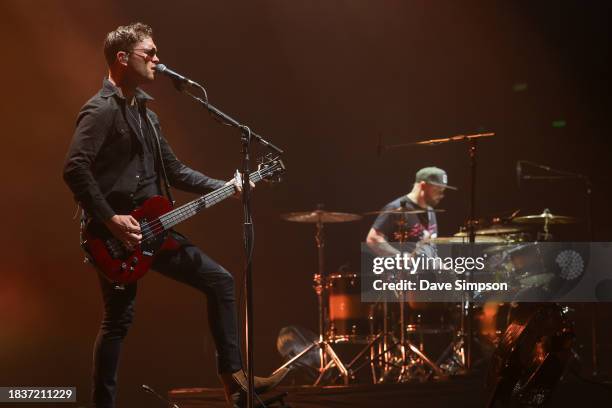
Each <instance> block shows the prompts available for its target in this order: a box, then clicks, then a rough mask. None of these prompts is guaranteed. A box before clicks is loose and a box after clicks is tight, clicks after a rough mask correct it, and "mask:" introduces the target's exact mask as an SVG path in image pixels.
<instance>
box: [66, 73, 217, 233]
mask: <svg viewBox="0 0 612 408" xmlns="http://www.w3.org/2000/svg"><path fill="white" fill-rule="evenodd" d="M136 98H138V100H139V102H140V103H141V104H142V105H143V106H144V104H145V103H146V101H147V100H151V99H152V98H151V97H150V96H149V95H147V94H146V93H145V92H143V91H141V90H140V89H138V90H137V93H136ZM125 102H126V101H125V98H123V96H121V93H120V92H119V89H118V88H117V87H115V86H114V85H113V84H112V83H111V82H110V81H109V80H108V79H105V80H104V83H103V86H102V89H100V91H99V92H98V93H97V94H96V95H94V96H93V97H92V98H91V99H90V100H89V101H88V102H87V103H86V104H85V105H84V106H83V107H82V108H81V111H80V112H79V115H78V118H77V124H76V130H75V132H74V136H73V138H72V142H71V144H70V148H69V149H68V154H67V156H66V162H65V164H64V180H65V181H66V184H68V186H69V187H70V189H71V190H72V192H73V194H74V198H75V200H76V201H78V202H79V203H80V204H81V207H82V208H83V209H84V210H85V212H86V213H87V214H88V215H89V216H91V217H93V218H94V219H96V220H99V221H104V220H107V219H109V218H111V217H112V216H113V215H115V214H116V211H122V212H124V213H125V210H124V209H123V208H124V205H121V206H119V205H118V204H114V203H125V202H128V201H131V199H133V198H134V193H135V192H136V188H137V183H138V179H137V177H136V176H137V175H136V174H130V173H131V172H133V170H130V169H133V166H132V167H130V166H128V164H129V163H130V161H131V160H133V159H134V155H138V154H140V153H141V152H142V143H144V140H142V136H141V135H140V133H139V132H137V131H136V129H135V128H134V127H133V126H131V125H130V123H129V122H128V121H126V119H125ZM147 115H148V116H149V117H150V118H151V121H152V123H153V125H154V126H155V129H156V130H157V134H158V135H159V137H160V147H161V156H162V158H163V162H164V166H165V169H166V173H167V175H168V181H169V182H170V185H172V186H173V187H176V188H179V189H181V190H185V191H189V192H193V193H198V194H205V193H207V192H209V191H211V190H213V189H216V188H219V187H221V186H223V185H224V184H225V183H224V182H223V181H221V180H216V179H213V178H210V177H207V176H205V175H204V174H202V173H200V172H198V171H195V170H193V169H191V168H189V167H187V166H185V165H184V164H183V163H181V162H180V161H179V160H178V159H177V157H176V156H175V154H174V152H173V151H172V149H171V148H170V146H169V145H168V142H167V141H166V139H165V138H164V137H163V135H162V133H161V128H160V126H159V121H158V119H157V115H155V113H154V112H153V111H151V110H149V109H147ZM156 167H158V166H156ZM158 174H159V173H158ZM159 179H161V176H160V177H158V180H159ZM160 191H161V190H160ZM119 207H122V208H119Z"/></svg>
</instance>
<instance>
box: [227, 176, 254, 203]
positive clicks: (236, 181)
mask: <svg viewBox="0 0 612 408" xmlns="http://www.w3.org/2000/svg"><path fill="white" fill-rule="evenodd" d="M230 184H233V185H234V190H236V192H235V193H234V195H233V196H232V197H234V198H241V197H242V173H240V172H239V171H238V170H236V172H235V173H234V178H233V179H231V180H230V181H228V182H227V183H225V185H226V186H229V185H230ZM249 184H250V185H251V190H253V189H255V183H253V181H252V180H249Z"/></svg>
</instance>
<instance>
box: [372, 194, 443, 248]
mask: <svg viewBox="0 0 612 408" xmlns="http://www.w3.org/2000/svg"><path fill="white" fill-rule="evenodd" d="M402 204H404V205H405V207H406V210H424V208H421V207H419V206H418V205H417V204H416V203H414V202H413V201H412V200H410V199H409V198H408V196H406V195H403V196H401V197H398V198H396V199H395V200H393V201H391V202H390V203H389V204H387V205H385V206H384V207H383V211H389V210H395V209H398V208H400V207H401V206H402ZM402 217H403V219H404V221H405V222H406V224H405V227H404V231H405V233H406V236H405V241H406V242H418V241H420V240H421V239H423V234H424V232H425V231H428V232H429V234H430V235H431V234H437V233H438V222H437V219H436V213H435V212H433V211H428V212H427V213H423V214H404V215H399V214H380V215H379V216H378V217H377V218H376V220H374V224H373V225H372V228H374V229H375V230H377V231H378V232H381V233H383V234H384V235H385V237H386V239H387V241H389V242H397V241H400V239H399V238H400V237H399V236H397V234H396V233H398V232H399V226H398V222H399V221H401V220H402Z"/></svg>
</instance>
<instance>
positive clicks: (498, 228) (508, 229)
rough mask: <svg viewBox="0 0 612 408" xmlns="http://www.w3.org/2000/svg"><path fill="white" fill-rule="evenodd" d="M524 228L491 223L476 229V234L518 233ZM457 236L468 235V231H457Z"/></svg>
mask: <svg viewBox="0 0 612 408" xmlns="http://www.w3.org/2000/svg"><path fill="white" fill-rule="evenodd" d="M522 231H523V229H522V228H519V227H517V226H510V225H491V226H490V227H487V228H480V229H477V230H476V235H508V234H518V233H519V232H522ZM453 236H455V237H467V236H468V233H467V231H460V232H457V233H456V234H455V235H453Z"/></svg>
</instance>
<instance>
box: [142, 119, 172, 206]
mask: <svg viewBox="0 0 612 408" xmlns="http://www.w3.org/2000/svg"><path fill="white" fill-rule="evenodd" d="M145 114H146V116H147V122H148V124H149V127H150V128H151V130H152V131H153V135H155V150H156V151H157V157H158V159H159V167H160V168H161V173H162V179H163V180H164V188H165V190H166V195H167V196H168V200H170V202H171V203H172V205H174V203H175V201H174V197H173V196H172V191H171V190H170V187H171V186H170V182H169V181H168V175H167V174H166V166H164V158H163V156H162V152H161V143H160V141H159V133H158V132H157V129H156V128H155V125H154V124H153V120H151V116H150V115H149V112H148V111H147V110H146V108H145Z"/></svg>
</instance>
